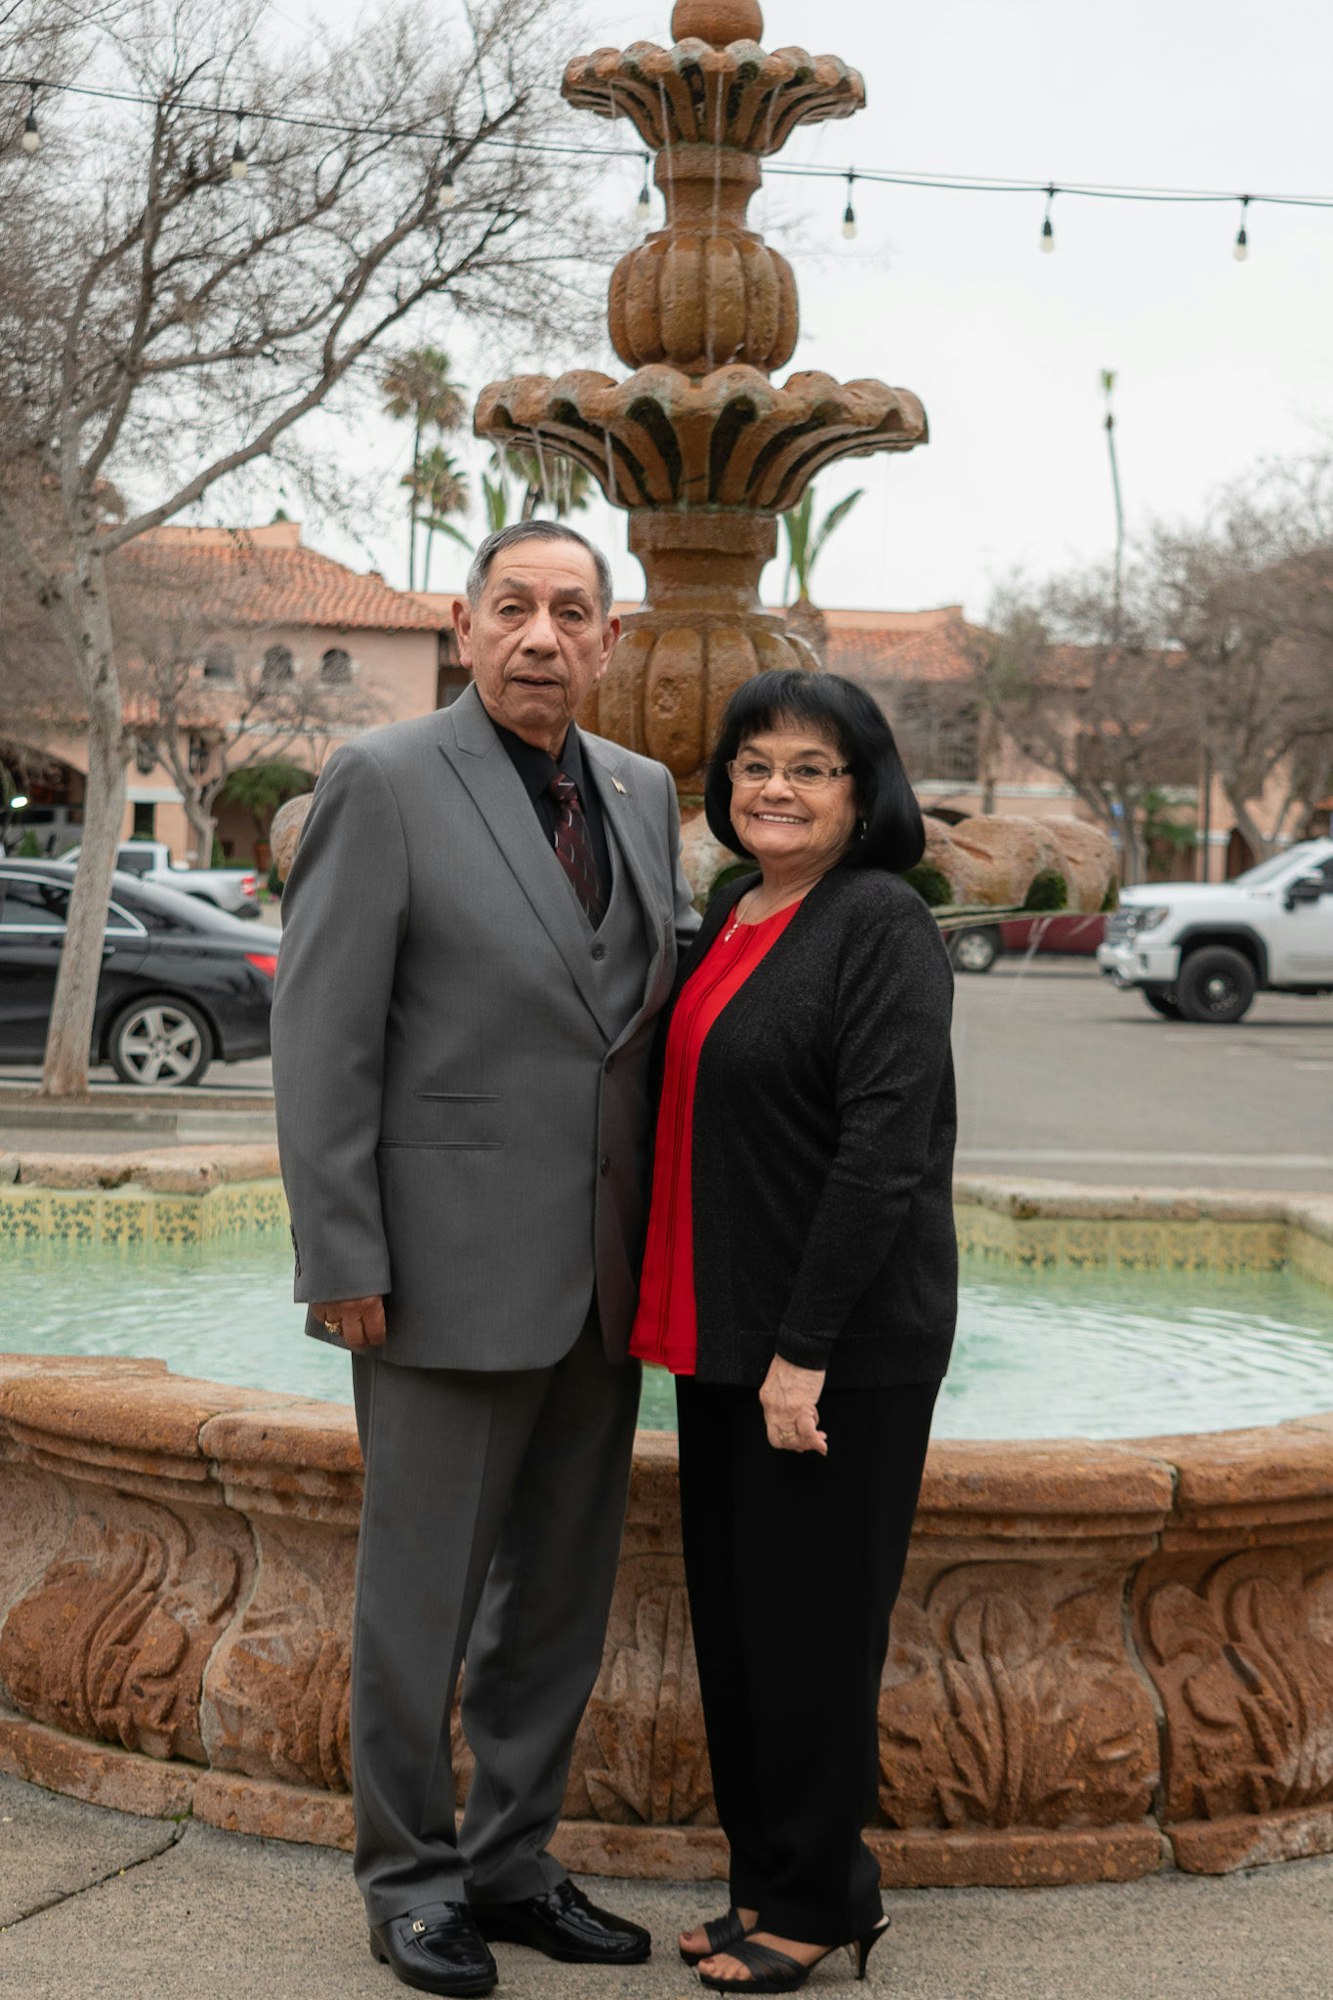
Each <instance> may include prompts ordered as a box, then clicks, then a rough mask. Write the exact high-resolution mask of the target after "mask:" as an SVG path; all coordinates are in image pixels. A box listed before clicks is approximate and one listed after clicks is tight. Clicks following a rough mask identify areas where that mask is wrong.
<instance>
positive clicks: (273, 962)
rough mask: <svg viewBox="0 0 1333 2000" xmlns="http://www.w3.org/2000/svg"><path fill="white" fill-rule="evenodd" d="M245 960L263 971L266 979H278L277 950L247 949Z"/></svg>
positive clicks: (257, 969)
mask: <svg viewBox="0 0 1333 2000" xmlns="http://www.w3.org/2000/svg"><path fill="white" fill-rule="evenodd" d="M245 962H246V964H247V965H253V966H254V968H255V970H256V971H257V972H262V973H263V975H264V977H265V978H266V979H276V977H277V973H278V954H277V952H276V951H247V953H246V954H245Z"/></svg>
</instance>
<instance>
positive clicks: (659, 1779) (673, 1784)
mask: <svg viewBox="0 0 1333 2000" xmlns="http://www.w3.org/2000/svg"><path fill="white" fill-rule="evenodd" d="M627 1568H628V1574H627V1573H626V1570H627ZM565 1816H566V1817H567V1818H582V1817H586V1818H590V1819H601V1820H605V1821H608V1822H610V1823H611V1824H612V1825H620V1826H624V1825H643V1826H715V1825H716V1824H717V1815H716V1813H715V1812H714V1810H713V1788H712V1776H711V1773H710V1771H709V1768H708V1752H707V1749H706V1747H705V1743H704V1725H703V1710H702V1707H701V1704H700V1699H699V1681H698V1673H697V1670H696V1668H695V1664H694V1643H693V1640H692V1639H691V1637H690V1617H689V1608H688V1605H687V1602H686V1597H685V1586H684V1581H683V1579H682V1578H681V1576H680V1570H679V1565H678V1564H677V1563H671V1564H669V1565H666V1564H663V1563H661V1562H660V1561H655V1560H653V1559H649V1558H640V1559H637V1560H635V1559H631V1561H630V1563H629V1565H628V1566H625V1565H622V1571H621V1585H620V1589H619V1591H618V1592H617V1602H616V1606H615V1609H614V1610H613V1612H612V1622H611V1631H610V1634H609V1636H608V1640H607V1647H606V1654H605V1657H604V1659H603V1663H602V1671H601V1674H600V1675H599V1677H598V1681H597V1685H596V1687H595V1688H594V1690H593V1694H592V1699H591V1701H590V1702H589V1703H588V1710H587V1714H586V1716H585V1718H584V1722H583V1726H582V1729H581V1730H580V1732H579V1739H578V1743H577V1746H576V1748H575V1753H574V1767H573V1770H572V1772H571V1775H570V1782H569V1786H568V1788H567V1791H566V1795H565Z"/></svg>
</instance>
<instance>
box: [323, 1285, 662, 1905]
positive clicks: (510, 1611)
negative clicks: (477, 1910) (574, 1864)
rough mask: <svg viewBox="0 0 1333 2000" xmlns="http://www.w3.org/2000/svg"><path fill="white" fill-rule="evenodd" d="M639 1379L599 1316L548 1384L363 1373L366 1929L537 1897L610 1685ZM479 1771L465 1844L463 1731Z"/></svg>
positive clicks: (356, 1775) (358, 1394) (360, 1689)
mask: <svg viewBox="0 0 1333 2000" xmlns="http://www.w3.org/2000/svg"><path fill="white" fill-rule="evenodd" d="M639 1380H640V1370H639V1366H638V1364H637V1362H631V1363H629V1364H627V1365H626V1366H623V1367H615V1366H613V1365H612V1364H611V1363H610V1362H609V1361H608V1360H607V1359H606V1356H605V1354H604V1352H603V1350H602V1342H601V1335H600V1332H599V1330H598V1327H597V1323H596V1314H595V1311H594V1313H593V1315H592V1317H591V1318H590V1320H589V1323H588V1324H587V1325H586V1326H585V1327H584V1330H583V1332H582V1333H581V1334H580V1336H579V1338H578V1340H577V1341H576V1342H575V1344H574V1346H573V1347H572V1348H571V1349H570V1351H569V1353H568V1354H566V1355H565V1356H564V1358H563V1359H562V1360H561V1361H558V1362H557V1363H556V1364H555V1365H554V1366H553V1367H550V1368H529V1369H520V1370H514V1371H507V1372H497V1373H482V1372H480V1371H473V1370H460V1369H446V1368H407V1367H401V1366H398V1365H397V1364H395V1363H393V1362H386V1361H382V1360H370V1359H368V1358H367V1357H366V1356H364V1355H353V1356H352V1383H353V1391H354V1395H355V1399H356V1418H357V1428H358V1430H359V1432H360V1436H361V1450H362V1455H363V1456H364V1459H365V1463H366V1484H365V1499H364V1502H363V1505H362V1511H361V1539H360V1546H359V1549H358V1553H357V1572H356V1614H355V1625H354V1635H353V1645H352V1784H353V1792H354V1797H355V1805H356V1878H357V1882H358V1884H359V1886H360V1888H361V1892H362V1894H363V1896H364V1897H365V1900H366V1909H367V1913H368V1916H369V1918H370V1921H371V1923H372V1924H381V1923H385V1922H387V1921H388V1919H389V1918H391V1917H398V1916H402V1915H403V1914H404V1913H405V1912H406V1911H408V1910H413V1911H416V1910H420V1909H425V1908H428V1907H429V1906H430V1905H432V1904H436V1903H445V1902H461V1901H463V1900H464V1898H466V1897H467V1896H469V1895H471V1896H473V1897H475V1898H477V1899H478V1900H480V1901H486V1902H508V1901H511V1900H518V1899H520V1898H523V1897H528V1896H538V1895H541V1894H543V1893H544V1891H546V1890H547V1889H549V1888H551V1887H553V1886H554V1885H555V1884H556V1883H557V1882H559V1881H561V1880H562V1879H563V1877H564V1874H565V1870H564V1869H563V1868H562V1867H561V1866H560V1864H559V1863H558V1862H557V1861H555V1860H554V1859H553V1858H552V1857H551V1855H549V1854H548V1853H547V1851H546V1845H547V1842H548V1841H549V1839H550V1837H551V1834H552V1832H553V1831H554V1828H555V1825H556V1821H557V1820H558V1818H559V1816H560V1805H561V1800H562V1798H563V1796H564V1789H565V1781H566V1777H567V1775H568V1771H569V1761H570V1756H571V1753H572V1750H573V1745H574V1736H575V1732H576V1731H577V1729H578V1725H579V1720H580V1718H581V1716H582V1714H583V1710H584V1706H585V1704H586V1702H587V1699H588V1696H589V1694H590V1693H591V1691H592V1686H593V1682H594V1681H595V1679H596V1677H597V1672H598V1668H599V1666H600V1664H601V1658H602V1645H603V1641H604V1638H605V1632H606V1620H607V1613H608V1610H609V1607H610V1602H611V1593H612V1589H613V1587H614V1584H615V1574H616V1563H617V1559H618V1555H619V1549H620V1534H621V1526H622V1523H623V1519H624V1512H625V1498H626V1494H627V1491H628V1486H629V1471H630V1460H631V1455H632V1451H633V1444H634V1425H635V1419H636V1416H637V1414H638V1404H639ZM465 1655H466V1660H467V1667H466V1673H465V1676H464V1688H463V1704H462V1722H463V1733H464V1735H465V1736H466V1738H467V1741H468V1744H469V1746H470V1747H471V1750H472V1753H473V1756H474V1758H475V1760H476V1769H475V1773H474V1776H473V1780H472V1786H471V1790H470V1792H469V1794H468V1801H467V1807H466V1810H465V1812H464V1815H463V1822H462V1826H461V1828H460V1827H458V1825H457V1821H456V1813H455V1804H456V1800H455V1789H454V1769H453V1757H452V1751H451V1744H450V1710H451V1707H452V1704H453V1698H454V1691H455V1688H456V1686H457V1682H458V1675H459V1669H460V1666H461V1665H462V1662H463V1659H464V1656H465Z"/></svg>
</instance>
